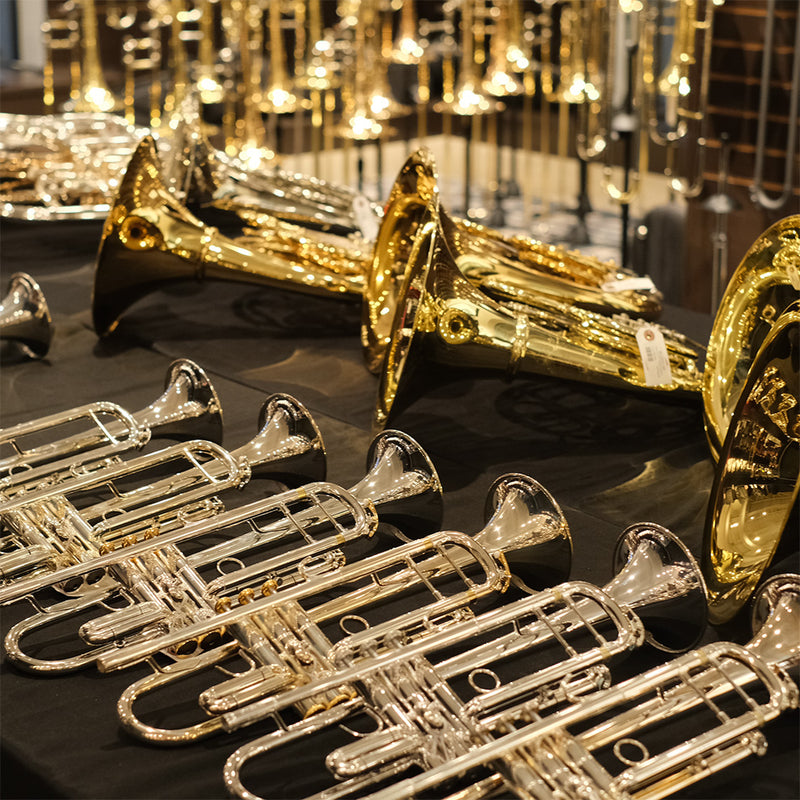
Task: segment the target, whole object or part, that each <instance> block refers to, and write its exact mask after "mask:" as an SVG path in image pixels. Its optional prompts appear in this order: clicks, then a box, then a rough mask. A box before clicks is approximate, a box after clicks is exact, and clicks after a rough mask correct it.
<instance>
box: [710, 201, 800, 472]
mask: <svg viewBox="0 0 800 800" xmlns="http://www.w3.org/2000/svg"><path fill="white" fill-rule="evenodd" d="M798 297H800V215H798V214H795V215H793V216H789V217H785V218H784V219H782V220H779V221H778V222H776V223H775V224H774V225H771V226H770V227H769V228H767V230H766V231H764V233H763V234H762V235H761V236H759V237H758V239H757V240H756V241H755V242H754V243H753V245H752V246H751V247H750V249H749V250H748V251H747V253H746V254H745V256H744V258H743V259H742V261H741V263H740V264H739V266H738V267H737V269H736V271H735V272H734V273H733V275H732V277H731V279H730V281H729V282H728V286H727V289H726V290H725V293H724V295H723V297H722V301H721V302H720V306H719V309H718V311H717V314H716V317H715V319H714V326H713V328H712V330H711V336H710V338H709V342H708V354H707V356H706V367H705V376H704V378H703V406H704V413H705V426H706V435H707V437H708V443H709V446H710V447H711V452H712V454H713V455H714V456H715V457H716V455H717V454H718V453H719V452H720V449H721V447H722V443H723V441H724V440H725V435H726V433H727V430H728V425H729V422H730V419H731V416H732V414H733V410H734V408H735V407H736V403H737V401H738V399H739V395H740V394H741V392H742V388H743V386H744V383H745V381H746V380H747V377H748V374H749V372H750V368H751V365H752V362H753V359H754V358H755V356H756V353H757V352H758V349H759V347H760V346H761V344H762V342H764V341H765V339H766V337H767V335H768V333H769V331H770V329H771V328H772V326H773V325H774V324H775V323H776V322H777V320H778V318H779V317H780V315H781V314H782V313H783V311H785V310H786V308H787V307H788V306H789V304H790V303H792V302H794V301H795V300H797V299H798Z"/></svg>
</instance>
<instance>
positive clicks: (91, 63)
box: [64, 0, 122, 113]
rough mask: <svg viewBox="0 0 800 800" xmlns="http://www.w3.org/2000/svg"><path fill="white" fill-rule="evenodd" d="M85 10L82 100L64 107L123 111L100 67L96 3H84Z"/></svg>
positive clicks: (91, 0)
mask: <svg viewBox="0 0 800 800" xmlns="http://www.w3.org/2000/svg"><path fill="white" fill-rule="evenodd" d="M80 7H81V47H82V52H83V57H82V59H81V89H80V95H79V97H78V98H77V99H76V100H74V101H70V102H69V103H68V104H66V105H65V106H64V108H65V109H66V110H67V111H89V112H105V113H107V112H109V111H116V110H118V109H119V108H120V107H121V105H122V104H121V102H120V100H119V99H118V98H117V97H116V96H115V95H114V94H113V93H112V92H111V90H110V89H109V88H108V86H107V85H106V80H105V77H104V76H103V67H102V65H101V63H100V53H99V50H98V43H99V39H98V33H97V10H96V8H95V3H94V0H80Z"/></svg>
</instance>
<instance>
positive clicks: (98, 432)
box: [0, 358, 222, 499]
mask: <svg viewBox="0 0 800 800" xmlns="http://www.w3.org/2000/svg"><path fill="white" fill-rule="evenodd" d="M151 438H168V439H206V440H210V441H213V442H217V443H219V442H221V441H222V407H221V405H220V401H219V398H218V397H217V393H216V391H215V389H214V387H213V386H212V385H211V381H210V380H209V378H208V375H206V373H205V371H204V370H203V369H202V368H201V367H199V366H198V365H197V364H195V363H194V362H193V361H190V360H189V359H186V358H181V359H177V360H176V361H173V362H172V364H170V366H169V367H168V369H167V372H166V375H165V377H164V391H163V393H162V394H161V395H160V396H159V397H157V398H156V399H155V400H154V401H153V402H152V403H150V404H149V405H148V406H146V407H145V408H143V409H141V410H139V411H137V412H135V413H133V414H130V413H128V412H127V411H126V410H125V409H124V408H122V407H120V406H118V405H117V404H116V403H109V402H103V401H101V402H95V403H90V404H87V405H84V406H77V407H74V408H70V409H66V410H64V411H60V412H56V413H54V414H48V415H47V416H45V417H41V418H39V419H36V420H30V421H28V422H22V423H19V424H17V425H12V426H10V427H7V428H0V454H2V457H0V499H10V498H11V497H14V496H15V495H18V494H19V495H21V494H23V493H25V492H30V491H31V490H35V489H36V488H37V487H38V486H42V485H49V486H52V485H54V484H55V483H58V482H63V481H66V480H69V479H71V478H74V477H76V476H78V475H80V474H87V473H89V472H92V471H95V470H97V469H101V468H102V467H104V466H109V465H111V464H112V463H120V461H121V456H122V455H123V454H127V453H130V452H131V451H133V450H138V449H140V448H142V447H144V445H145V444H147V442H148V441H150V439H151Z"/></svg>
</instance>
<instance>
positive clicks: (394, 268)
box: [92, 138, 660, 369]
mask: <svg viewBox="0 0 800 800" xmlns="http://www.w3.org/2000/svg"><path fill="white" fill-rule="evenodd" d="M199 147H200V148H201V150H202V141H201V142H200V144H199ZM204 163H207V162H205V161H203V160H200V161H199V162H197V164H198V166H199V165H202V164H204ZM189 171H190V172H192V174H196V172H197V170H195V169H193V168H191V167H190V168H189ZM202 174H206V173H205V172H203V173H202ZM217 175H221V176H223V177H224V178H225V180H224V182H223V186H226V185H227V186H231V187H232V191H239V192H241V193H242V195H245V196H246V194H247V192H248V191H249V187H254V188H255V189H256V190H257V191H258V192H259V196H260V197H265V196H266V193H264V194H262V193H261V186H262V185H263V183H265V182H266V183H268V182H269V178H268V177H265V178H264V179H263V181H257V180H256V179H255V178H251V176H250V175H249V174H247V173H237V172H236V170H235V169H230V168H228V167H225V168H224V169H223V170H221V171H220V172H218V173H217ZM239 175H242V176H243V177H242V184H240V183H239V182H238V181H239V177H238V176H239ZM228 178H229V180H228ZM173 180H174V182H175V183H176V184H181V183H182V181H181V180H180V176H178V177H176V178H174V179H173ZM190 181H193V184H194V186H196V187H198V188H197V190H191V189H190V185H191V183H190ZM288 183H289V184H293V183H294V182H293V180H288ZM187 184H189V185H187ZM209 184H210V185H213V179H210V180H209V181H207V182H206V183H205V184H202V183H201V180H200V179H199V178H198V179H197V180H194V179H191V178H190V179H187V181H186V182H183V191H184V192H185V193H186V194H188V195H191V196H193V197H194V198H195V199H199V198H201V197H203V196H208V194H205V195H204V192H203V188H202V186H203V185H205V186H208V185H209ZM240 185H241V186H244V188H243V189H240V188H239V187H240ZM277 185H278V186H282V185H284V181H283V178H282V177H281V176H278V178H277ZM300 185H302V184H300ZM312 188H313V185H312ZM279 191H281V190H279V189H277V190H276V194H278V193H279ZM318 191H319V192H320V193H321V194H322V195H325V193H326V192H327V186H326V185H320V186H319V187H318ZM430 192H434V193H435V192H436V172H435V167H434V164H433V161H432V158H431V156H430V155H429V154H428V153H427V151H419V152H418V153H415V154H413V155H412V156H411V157H410V158H409V160H408V162H407V163H406V165H405V166H404V167H403V169H402V170H401V172H400V175H399V176H398V179H397V181H396V185H395V188H393V190H392V193H391V195H390V198H391V199H390V205H389V207H390V208H391V209H392V220H391V221H385V222H384V223H383V224H382V226H381V227H380V228H379V229H378V231H379V233H378V241H377V245H376V246H375V257H374V259H373V261H372V264H369V258H370V252H368V251H367V247H368V246H369V250H370V251H371V250H372V245H371V244H370V245H367V242H365V241H364V238H362V237H361V236H360V235H358V234H356V235H352V236H349V237H347V238H345V237H341V236H334V235H332V234H323V233H320V232H312V231H309V230H308V229H307V228H302V227H299V226H294V225H291V224H289V223H287V222H283V221H281V220H277V219H275V218H273V217H271V216H268V215H267V214H266V213H262V212H260V211H258V210H248V207H247V204H246V203H245V204H242V203H240V202H235V203H233V204H232V208H233V209H234V210H235V211H236V213H237V214H238V215H239V217H240V218H241V219H243V220H248V219H249V220H251V222H252V228H251V229H250V230H249V231H246V234H247V235H246V236H244V237H239V238H237V239H230V238H228V237H225V236H223V235H222V234H221V233H220V232H219V231H218V230H217V229H216V228H213V227H211V226H206V225H205V224H204V223H203V222H201V221H200V220H199V219H197V218H196V217H195V216H194V215H193V214H191V213H190V212H189V210H188V209H187V208H186V207H185V206H184V205H183V204H182V203H181V202H180V201H179V200H178V199H177V198H176V197H175V195H174V194H173V193H171V192H170V191H169V190H168V189H167V186H166V185H165V184H164V182H163V181H162V179H161V177H160V168H159V161H158V157H157V154H156V151H155V146H154V143H153V141H152V139H149V138H145V139H144V140H143V141H142V142H141V144H140V145H139V147H138V148H137V150H136V152H135V153H134V156H133V157H132V159H131V162H130V164H129V167H128V170H127V172H126V174H125V177H124V179H123V181H122V185H121V186H120V191H119V195H118V198H117V200H116V202H115V205H114V209H113V211H112V212H111V213H110V214H109V217H108V219H107V221H106V226H105V230H104V232H103V238H102V241H101V243H100V247H99V250H98V255H97V264H96V269H95V283H94V292H93V300H92V306H93V320H94V325H95V330H96V331H97V333H98V334H100V335H103V334H105V333H108V332H110V331H112V330H113V329H114V327H115V326H116V324H117V322H118V319H119V317H120V316H121V314H122V312H123V311H124V310H125V309H126V308H127V307H128V306H129V305H130V304H131V303H133V302H135V301H136V300H137V299H139V298H140V297H143V296H144V295H146V294H147V293H148V292H149V291H151V290H152V288H153V287H154V286H156V285H158V284H160V283H162V282H165V281H170V280H186V279H189V278H196V279H202V278H210V279H220V280H239V281H245V282H250V283H259V284H266V285H272V286H284V287H285V286H287V285H288V286H296V287H297V288H298V289H299V290H300V291H305V292H311V293H317V294H324V295H333V296H340V297H349V296H354V297H361V298H362V300H363V302H364V303H365V317H364V326H366V328H365V327H363V326H362V331H363V333H362V341H363V342H364V343H365V346H366V349H367V360H368V363H369V365H370V368H372V369H374V368H375V367H376V364H377V363H378V362H379V360H380V357H381V355H382V352H383V349H384V348H385V343H386V341H387V332H386V331H385V330H383V328H385V326H386V324H387V323H388V322H389V321H390V320H391V315H390V314H387V312H383V311H382V307H383V304H390V303H392V302H394V298H395V296H396V293H397V286H396V285H395V284H396V282H397V281H398V275H397V274H396V273H399V272H400V271H401V270H403V269H405V261H406V253H407V250H406V245H405V244H402V243H403V242H404V241H407V240H406V230H407V228H409V227H413V225H414V224H415V222H414V217H413V216H412V209H416V208H417V207H423V208H424V204H425V197H427V193H430ZM223 193H224V192H223ZM292 196H294V193H292ZM338 197H341V200H339V199H338ZM356 200H357V198H353V199H352V201H351V207H352V208H353V210H354V211H355V210H356V207H357V202H356ZM312 203H313V201H312ZM214 204H215V205H217V206H220V207H222V206H224V201H223V200H222V199H220V200H219V201H215V202H214ZM346 204H347V195H346V194H345V193H342V194H340V195H337V198H336V201H335V205H334V201H333V200H332V201H331V206H329V207H328V208H325V207H324V205H322V204H320V205H318V206H317V208H318V209H320V212H319V214H315V219H316V220H326V221H328V220H330V221H331V222H333V221H334V220H341V221H342V223H343V224H348V223H347V216H346V214H345V210H346V208H347V205H346ZM293 207H294V208H297V209H298V211H297V214H298V215H299V216H300V217H302V218H304V219H305V220H306V221H309V220H308V216H307V213H306V211H305V209H306V208H307V205H306V204H302V205H298V206H293ZM365 211H366V213H368V214H370V215H371V214H372V212H371V210H369V209H365ZM406 212H408V213H406ZM413 213H414V214H416V213H417V212H416V210H414V211H413ZM350 219H352V217H351V218H350ZM355 219H356V220H358V216H357V215H356V216H355ZM369 219H370V220H371V222H370V224H369V225H367V224H366V223H363V222H362V223H361V225H362V226H364V227H371V226H372V225H373V224H374V219H373V217H372V216H370V218H369ZM325 224H327V222H326V223H325ZM454 225H455V226H457V229H458V231H459V238H458V241H459V242H461V243H463V248H464V251H465V252H464V257H463V258H462V259H461V260H460V263H461V264H462V265H463V268H464V272H465V274H466V275H468V276H469V278H470V280H472V281H473V282H475V283H477V284H479V285H480V286H481V288H483V289H485V290H486V291H487V292H491V293H493V294H495V295H499V296H503V297H507V298H513V299H514V300H515V301H517V302H520V303H525V304H528V303H530V304H532V305H533V306H536V304H537V298H538V296H539V294H540V293H547V294H549V295H550V296H552V297H555V298H565V299H568V300H569V301H570V302H574V303H578V304H580V305H582V306H587V307H589V308H594V309H603V310H612V311H627V312H630V313H633V314H637V315H642V316H648V317H649V316H654V315H655V314H657V312H658V310H659V308H660V304H659V295H658V293H657V292H656V290H655V289H653V288H652V287H651V288H646V289H627V288H626V285H627V279H628V277H629V275H628V273H626V272H625V271H624V270H620V269H618V268H617V267H616V266H615V265H613V264H606V263H604V262H601V261H598V260H597V259H593V258H591V257H586V256H582V255H581V254H579V253H571V252H567V251H566V250H564V249H563V248H560V247H555V246H551V245H545V244H543V243H540V242H536V241H534V240H529V239H525V238H522V237H511V238H507V237H503V236H501V235H500V234H499V233H497V232H496V231H492V230H490V229H488V228H483V227H480V226H475V225H471V224H470V223H466V222H463V221H460V220H456V221H455V222H454ZM410 238H411V237H410V235H409V240H410ZM487 250H488V252H489V254H490V257H488V258H487V257H485V256H480V253H482V252H486V251H487ZM145 254H146V255H145ZM478 256H480V257H479V258H478Z"/></svg>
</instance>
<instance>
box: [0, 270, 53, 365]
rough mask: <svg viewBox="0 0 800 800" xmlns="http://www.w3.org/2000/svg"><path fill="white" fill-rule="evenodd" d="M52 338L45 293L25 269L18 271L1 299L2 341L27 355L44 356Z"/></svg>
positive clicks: (0, 331)
mask: <svg viewBox="0 0 800 800" xmlns="http://www.w3.org/2000/svg"><path fill="white" fill-rule="evenodd" d="M52 339H53V320H52V319H51V317H50V309H49V308H48V307H47V300H46V299H45V296H44V292H43V291H42V290H41V288H40V286H39V284H38V283H36V281H35V280H34V279H33V278H32V277H31V276H30V275H28V274H27V273H25V272H15V273H14V274H13V275H12V276H11V279H10V280H9V282H8V288H7V290H6V295H5V297H4V298H3V300H2V302H0V342H1V343H4V344H5V343H7V342H10V343H12V344H13V345H14V346H16V347H18V348H19V349H20V350H21V351H22V352H23V353H24V354H25V355H27V356H30V357H32V358H44V356H46V355H47V351H48V350H49V349H50V342H51V341H52Z"/></svg>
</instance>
